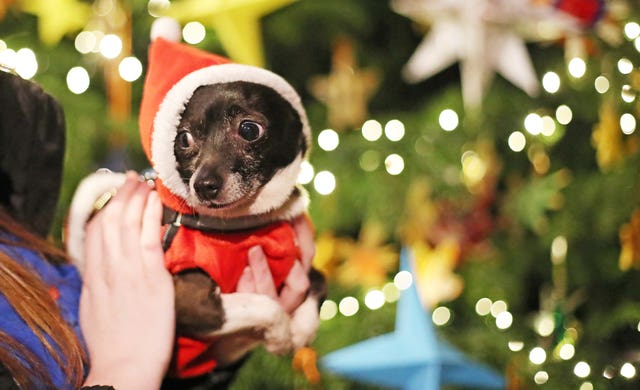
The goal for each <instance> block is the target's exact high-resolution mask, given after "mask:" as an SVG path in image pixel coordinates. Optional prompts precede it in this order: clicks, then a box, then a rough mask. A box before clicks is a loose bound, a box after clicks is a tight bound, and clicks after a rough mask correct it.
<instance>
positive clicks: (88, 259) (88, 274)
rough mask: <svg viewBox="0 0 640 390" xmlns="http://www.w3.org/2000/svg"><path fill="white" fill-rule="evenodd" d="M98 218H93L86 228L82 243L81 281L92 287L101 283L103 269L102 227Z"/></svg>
mask: <svg viewBox="0 0 640 390" xmlns="http://www.w3.org/2000/svg"><path fill="white" fill-rule="evenodd" d="M99 218H100V216H99V215H98V216H96V217H94V219H93V220H91V221H90V222H89V223H88V224H87V227H86V230H85V231H86V236H85V241H84V265H83V267H82V280H83V281H85V282H89V283H84V284H85V285H91V286H94V285H95V283H102V282H103V281H104V280H103V272H104V268H105V265H104V263H105V260H104V248H103V245H102V230H101V229H102V225H101V223H100V221H99Z"/></svg>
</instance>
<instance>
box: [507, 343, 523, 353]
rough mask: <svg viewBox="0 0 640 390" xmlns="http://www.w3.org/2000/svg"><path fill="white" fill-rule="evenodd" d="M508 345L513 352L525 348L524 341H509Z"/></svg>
mask: <svg viewBox="0 0 640 390" xmlns="http://www.w3.org/2000/svg"><path fill="white" fill-rule="evenodd" d="M507 346H508V347H509V350H510V351H511V352H520V351H522V350H523V349H524V343H523V342H522V341H509V342H508V343H507Z"/></svg>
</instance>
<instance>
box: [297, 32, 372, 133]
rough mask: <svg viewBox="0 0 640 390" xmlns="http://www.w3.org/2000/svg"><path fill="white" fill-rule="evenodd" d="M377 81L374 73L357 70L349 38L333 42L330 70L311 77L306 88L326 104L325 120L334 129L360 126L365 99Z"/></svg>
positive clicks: (364, 114)
mask: <svg viewBox="0 0 640 390" xmlns="http://www.w3.org/2000/svg"><path fill="white" fill-rule="evenodd" d="M378 84H379V80H378V76H377V72H375V71H374V70H372V69H365V70H359V69H356V60H355V56H354V53H353V44H352V43H351V41H349V40H347V39H345V38H342V39H339V40H338V41H337V42H336V44H335V45H334V50H333V59H332V66H331V73H330V74H329V75H327V76H316V77H313V78H312V79H311V80H310V82H309V90H310V91H311V93H312V94H313V96H314V97H315V98H316V99H318V100H319V101H321V102H323V103H325V104H326V106H327V115H328V118H327V121H328V123H329V126H331V127H333V128H334V129H336V130H343V129H345V128H349V127H358V126H361V125H362V123H363V122H364V120H365V119H366V118H367V102H368V100H369V98H370V97H371V96H373V94H374V92H375V91H376V89H377V87H378Z"/></svg>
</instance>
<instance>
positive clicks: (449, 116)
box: [438, 108, 460, 131]
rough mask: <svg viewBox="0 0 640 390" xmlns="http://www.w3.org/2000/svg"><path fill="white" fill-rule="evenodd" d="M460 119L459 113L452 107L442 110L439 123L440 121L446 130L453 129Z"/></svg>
mask: <svg viewBox="0 0 640 390" xmlns="http://www.w3.org/2000/svg"><path fill="white" fill-rule="evenodd" d="M459 122H460V119H459V118H458V114H457V113H456V112H455V111H453V110H452V109H450V108H447V109H446V110H442V112H441V113H440V116H439V117H438V123H440V127H442V130H444V131H453V130H455V129H456V127H458V123H459Z"/></svg>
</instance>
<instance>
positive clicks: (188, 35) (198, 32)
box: [182, 22, 207, 45]
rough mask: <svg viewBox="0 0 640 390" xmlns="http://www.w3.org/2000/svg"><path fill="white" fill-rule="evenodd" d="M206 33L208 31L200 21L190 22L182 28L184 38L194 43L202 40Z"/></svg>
mask: <svg viewBox="0 0 640 390" xmlns="http://www.w3.org/2000/svg"><path fill="white" fill-rule="evenodd" d="M206 35H207V31H206V30H205V28H204V26H203V25H202V23H200V22H189V23H187V24H185V25H184V27H183V28H182V38H183V39H184V41H185V42H187V43H190V44H192V45H196V44H198V43H200V42H202V41H203V40H204V37H205V36H206Z"/></svg>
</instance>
